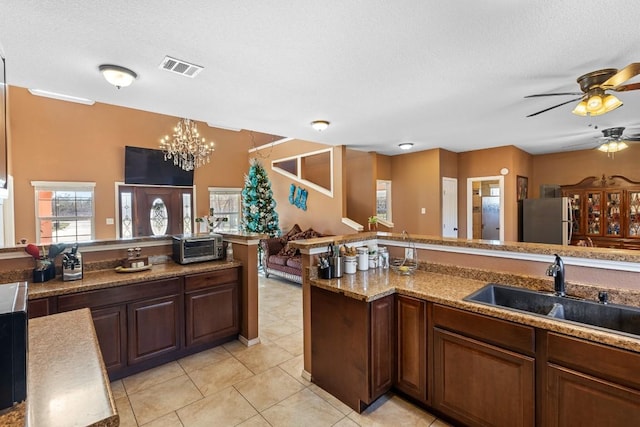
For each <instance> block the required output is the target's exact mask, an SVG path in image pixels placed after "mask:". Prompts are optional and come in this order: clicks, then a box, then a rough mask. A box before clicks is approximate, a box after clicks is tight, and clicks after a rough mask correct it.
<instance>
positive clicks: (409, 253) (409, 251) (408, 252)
mask: <svg viewBox="0 0 640 427" xmlns="http://www.w3.org/2000/svg"><path fill="white" fill-rule="evenodd" d="M404 257H405V258H406V259H413V248H404Z"/></svg>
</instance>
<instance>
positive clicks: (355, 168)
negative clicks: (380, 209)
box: [345, 149, 376, 230]
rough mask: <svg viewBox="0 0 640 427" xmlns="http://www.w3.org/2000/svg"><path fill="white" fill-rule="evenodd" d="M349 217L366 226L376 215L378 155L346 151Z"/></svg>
mask: <svg viewBox="0 0 640 427" xmlns="http://www.w3.org/2000/svg"><path fill="white" fill-rule="evenodd" d="M346 155H347V159H346V166H347V167H346V168H345V169H346V177H347V179H346V187H347V217H348V218H350V219H352V220H354V221H355V222H357V223H359V224H361V225H362V226H364V228H365V230H366V229H367V222H368V218H369V217H370V216H373V215H375V214H376V205H375V203H376V177H375V175H374V173H375V171H374V168H375V163H376V154H375V153H368V152H365V151H358V150H349V149H347V150H346Z"/></svg>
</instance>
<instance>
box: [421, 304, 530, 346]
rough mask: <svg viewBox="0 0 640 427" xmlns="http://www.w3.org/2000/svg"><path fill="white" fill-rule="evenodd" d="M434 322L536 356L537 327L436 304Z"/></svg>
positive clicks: (442, 326)
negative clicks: (535, 328)
mask: <svg viewBox="0 0 640 427" xmlns="http://www.w3.org/2000/svg"><path fill="white" fill-rule="evenodd" d="M433 322H434V325H435V326H439V327H441V328H444V329H449V330H453V331H458V332H460V333H462V334H463V335H466V336H469V337H472V338H477V339H479V340H482V341H484V342H487V343H491V344H495V345H498V346H500V347H503V348H507V349H509V350H514V351H517V352H519V353H523V354H527V355H530V356H533V355H535V330H534V328H532V327H529V326H524V325H518V324H517V323H512V322H507V321H506V320H501V319H494V318H492V317H488V316H483V315H480V314H475V313H470V312H467V311H462V310H458V309H455V308H449V307H444V306H441V305H434V306H433Z"/></svg>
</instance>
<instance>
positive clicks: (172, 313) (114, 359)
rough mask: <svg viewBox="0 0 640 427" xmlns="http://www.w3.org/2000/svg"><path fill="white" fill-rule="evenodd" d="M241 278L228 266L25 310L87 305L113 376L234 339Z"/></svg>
mask: <svg viewBox="0 0 640 427" xmlns="http://www.w3.org/2000/svg"><path fill="white" fill-rule="evenodd" d="M239 280H240V273H239V268H229V269H224V270H215V271H212V272H208V273H199V274H193V275H187V276H185V277H174V278H170V279H162V280H152V281H147V282H140V283H134V284H130V285H124V286H118V287H113V288H105V289H97V290H92V291H84V292H78V293H74V294H68V295H60V296H57V297H49V298H43V299H36V300H32V301H29V310H30V311H29V314H30V315H32V313H33V314H34V315H44V314H53V313H55V312H63V311H70V310H76V309H79V308H85V307H87V308H90V309H91V314H92V317H93V322H94V327H95V330H96V336H97V337H98V342H99V344H100V350H101V352H102V357H103V360H104V363H105V367H106V369H107V373H108V374H109V378H110V379H111V380H116V379H119V378H122V377H125V376H128V375H131V374H133V373H136V372H140V371H143V370H145V369H149V368H151V367H154V366H158V365H160V364H163V363H166V362H169V361H171V360H175V359H177V358H180V357H183V356H186V355H188V354H192V353H195V352H198V351H201V350H204V349H206V348H209V347H213V346H215V345H217V344H221V343H223V342H225V341H229V340H231V339H235V338H237V336H238V333H239V331H240V327H239V325H240V298H239V292H240V284H239ZM32 307H33V312H32V311H31V309H32Z"/></svg>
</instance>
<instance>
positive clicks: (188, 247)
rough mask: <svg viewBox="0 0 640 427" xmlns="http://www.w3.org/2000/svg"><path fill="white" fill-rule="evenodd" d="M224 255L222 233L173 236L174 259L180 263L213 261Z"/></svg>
mask: <svg viewBox="0 0 640 427" xmlns="http://www.w3.org/2000/svg"><path fill="white" fill-rule="evenodd" d="M223 257H224V245H223V243H222V235H221V234H215V233H211V234H182V235H179V236H173V260H174V261H175V262H177V263H178V264H190V263H193V262H201V261H213V260H216V259H222V258H223Z"/></svg>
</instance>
